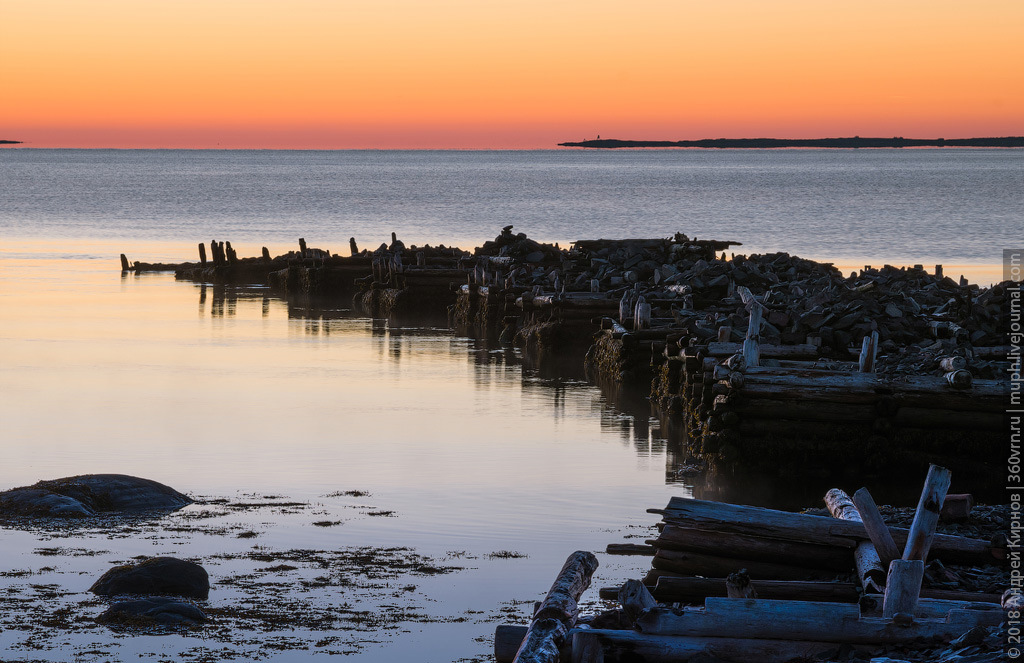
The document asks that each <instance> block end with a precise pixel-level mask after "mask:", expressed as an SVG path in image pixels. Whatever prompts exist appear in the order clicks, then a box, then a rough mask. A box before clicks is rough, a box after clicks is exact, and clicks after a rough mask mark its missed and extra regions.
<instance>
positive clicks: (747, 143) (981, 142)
mask: <svg viewBox="0 0 1024 663" xmlns="http://www.w3.org/2000/svg"><path fill="white" fill-rule="evenodd" d="M558 145H559V146H560V147H587V148H599V149H615V148H624V147H625V148H629V147H700V148H712V149H716V148H717V149H765V148H785V147H819V148H820V147H833V148H836V147H838V148H845V149H858V148H873V147H1024V136H1005V137H1002V138H903V137H895V138H861V137H860V136H854V137H852V138H703V139H700V140H675V141H673V140H619V139H617V138H597V139H594V140H584V141H579V142H569V143H559V144H558Z"/></svg>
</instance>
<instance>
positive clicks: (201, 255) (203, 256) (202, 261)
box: [199, 242, 206, 266]
mask: <svg viewBox="0 0 1024 663" xmlns="http://www.w3.org/2000/svg"><path fill="white" fill-rule="evenodd" d="M199 264H200V265H204V266H205V265H206V245H205V244H203V243H202V242H199Z"/></svg>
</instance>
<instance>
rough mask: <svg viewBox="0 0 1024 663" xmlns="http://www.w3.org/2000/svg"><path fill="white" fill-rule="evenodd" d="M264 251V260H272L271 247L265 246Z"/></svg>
mask: <svg viewBox="0 0 1024 663" xmlns="http://www.w3.org/2000/svg"><path fill="white" fill-rule="evenodd" d="M262 253H263V259H264V260H270V249H268V248H267V247H265V246H264V247H263V251H262Z"/></svg>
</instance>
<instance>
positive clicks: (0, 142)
mask: <svg viewBox="0 0 1024 663" xmlns="http://www.w3.org/2000/svg"><path fill="white" fill-rule="evenodd" d="M0 145H21V141H20V140H0Z"/></svg>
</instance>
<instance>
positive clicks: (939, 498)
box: [903, 465, 951, 561]
mask: <svg viewBox="0 0 1024 663" xmlns="http://www.w3.org/2000/svg"><path fill="white" fill-rule="evenodd" d="M950 481H951V476H950V471H949V470H947V469H946V468H944V467H939V466H938V465H931V466H929V467H928V476H927V477H925V480H924V488H923V489H922V491H921V498H920V499H919V500H918V502H917V511H916V512H915V513H914V522H913V523H911V525H910V533H909V535H908V537H907V545H906V547H905V548H904V549H903V559H908V560H913V559H919V560H921V561H927V560H928V551H929V549H930V548H931V546H932V539H933V537H934V536H935V527H936V525H938V524H939V512H940V511H941V510H942V502H943V500H945V498H946V492H947V491H948V490H949V484H950Z"/></svg>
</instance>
